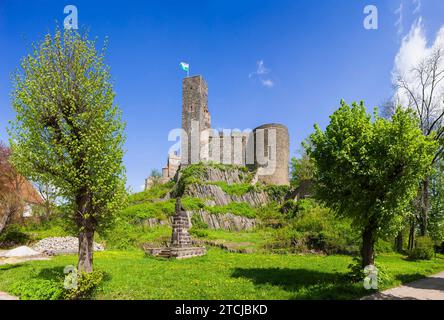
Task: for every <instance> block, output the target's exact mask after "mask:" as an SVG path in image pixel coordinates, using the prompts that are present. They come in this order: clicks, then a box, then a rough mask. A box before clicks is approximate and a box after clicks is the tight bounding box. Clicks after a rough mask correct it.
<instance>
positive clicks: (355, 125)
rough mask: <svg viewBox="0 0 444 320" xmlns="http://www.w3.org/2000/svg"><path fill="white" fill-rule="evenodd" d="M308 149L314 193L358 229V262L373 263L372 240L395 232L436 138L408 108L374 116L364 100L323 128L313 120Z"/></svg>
mask: <svg viewBox="0 0 444 320" xmlns="http://www.w3.org/2000/svg"><path fill="white" fill-rule="evenodd" d="M315 129H316V131H315V133H313V134H312V135H311V136H310V143H311V145H310V146H308V150H307V152H308V154H309V155H310V157H311V158H312V159H313V161H314V163H315V168H316V170H315V181H316V185H315V189H316V195H317V196H318V197H319V198H320V200H322V201H323V202H325V203H326V204H327V205H328V206H329V207H330V208H332V209H333V210H334V211H335V212H336V213H337V214H338V215H340V216H345V217H350V218H351V219H352V220H353V224H354V226H356V227H358V228H359V229H360V230H361V232H362V248H361V257H362V266H366V265H370V264H374V258H375V256H374V244H375V242H376V240H377V239H378V238H379V237H380V236H381V235H384V234H388V233H393V232H395V231H399V228H400V227H401V226H402V220H403V218H404V217H405V215H406V214H407V212H408V208H409V205H410V201H411V200H412V199H413V198H414V197H415V196H416V192H417V186H418V181H420V179H422V178H423V177H424V175H426V174H427V173H428V170H429V168H430V163H431V161H432V159H433V156H434V153H435V152H436V143H435V142H434V141H432V139H430V138H429V137H425V136H424V135H423V134H422V133H421V130H420V129H419V127H418V123H417V118H416V117H415V115H414V114H413V112H412V111H411V110H406V111H403V110H401V109H400V108H398V109H397V110H396V112H395V114H394V115H393V117H392V119H391V120H387V119H383V118H379V117H378V116H377V115H376V112H375V119H374V121H372V119H371V116H370V115H369V114H368V113H367V112H366V110H365V107H364V104H363V102H361V103H360V104H359V105H358V104H356V103H354V104H353V106H352V107H350V106H348V105H347V104H346V103H345V102H344V101H341V107H340V108H339V109H338V110H337V111H335V112H334V113H333V115H332V116H331V117H330V124H329V125H328V126H327V128H326V130H325V131H324V132H323V131H321V129H320V128H319V127H318V126H317V125H316V126H315Z"/></svg>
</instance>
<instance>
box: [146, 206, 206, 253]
mask: <svg viewBox="0 0 444 320" xmlns="http://www.w3.org/2000/svg"><path fill="white" fill-rule="evenodd" d="M190 227H191V224H190V218H189V217H188V213H187V212H186V211H185V210H184V209H183V208H182V204H181V202H180V198H178V199H177V201H176V214H175V215H174V217H173V232H172V235H171V245H170V246H169V247H165V248H146V249H145V253H146V254H149V255H152V256H155V257H163V258H176V259H185V258H192V257H198V256H203V255H205V254H206V253H207V249H206V248H205V247H193V246H192V243H191V237H190V233H189V232H188V230H189V229H190Z"/></svg>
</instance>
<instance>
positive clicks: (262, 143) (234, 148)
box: [145, 75, 290, 188]
mask: <svg viewBox="0 0 444 320" xmlns="http://www.w3.org/2000/svg"><path fill="white" fill-rule="evenodd" d="M182 95H183V96H182V101H183V102H182V134H181V151H180V155H179V154H177V153H172V154H169V155H168V160H167V165H166V166H165V167H164V168H163V169H162V178H161V180H162V182H167V181H169V180H171V179H173V178H174V176H175V175H176V172H177V171H178V170H179V168H180V167H184V166H187V165H189V164H193V163H198V162H207V161H212V162H216V163H222V164H234V165H241V166H247V167H249V168H250V169H252V170H257V181H260V182H263V183H266V184H275V185H288V184H289V157H290V152H289V135H288V129H287V127H286V126H284V125H282V124H276V123H270V124H264V125H261V126H259V127H257V128H255V129H253V130H250V131H244V132H241V131H239V130H229V132H227V131H228V130H223V132H218V131H217V130H215V129H213V128H211V115H210V112H209V110H208V86H207V84H206V82H205V80H204V79H203V77H202V76H200V75H197V76H192V77H187V78H184V79H183V83H182ZM151 183H152V180H151V179H150V178H148V179H146V181H145V188H149V187H150V185H151Z"/></svg>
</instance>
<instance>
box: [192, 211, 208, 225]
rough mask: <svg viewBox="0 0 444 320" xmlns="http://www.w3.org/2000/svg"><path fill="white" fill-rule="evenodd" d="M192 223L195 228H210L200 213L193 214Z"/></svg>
mask: <svg viewBox="0 0 444 320" xmlns="http://www.w3.org/2000/svg"><path fill="white" fill-rule="evenodd" d="M191 224H192V228H195V229H208V224H206V223H205V222H203V220H202V217H201V216H199V215H198V214H193V215H192V216H191Z"/></svg>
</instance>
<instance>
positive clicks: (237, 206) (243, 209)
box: [205, 202, 256, 218]
mask: <svg viewBox="0 0 444 320" xmlns="http://www.w3.org/2000/svg"><path fill="white" fill-rule="evenodd" d="M205 210H206V211H208V212H209V213H212V214H224V213H232V214H234V215H238V216H243V217H247V218H255V217H256V209H255V208H253V207H251V206H250V205H249V204H248V203H245V202H230V203H229V204H227V205H225V206H214V207H205Z"/></svg>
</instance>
